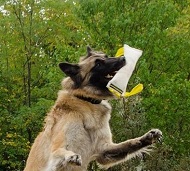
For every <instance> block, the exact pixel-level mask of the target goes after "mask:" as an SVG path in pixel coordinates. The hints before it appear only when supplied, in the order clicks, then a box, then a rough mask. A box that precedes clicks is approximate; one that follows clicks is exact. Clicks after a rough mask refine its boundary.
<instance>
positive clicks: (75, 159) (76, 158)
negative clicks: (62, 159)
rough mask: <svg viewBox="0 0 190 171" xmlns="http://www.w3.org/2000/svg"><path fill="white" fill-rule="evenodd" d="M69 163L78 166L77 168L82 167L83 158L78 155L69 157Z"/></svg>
mask: <svg viewBox="0 0 190 171" xmlns="http://www.w3.org/2000/svg"><path fill="white" fill-rule="evenodd" d="M67 162H68V163H71V164H76V165H77V166H81V165H82V159H81V156H80V155H78V154H74V155H72V156H69V157H68V158H67Z"/></svg>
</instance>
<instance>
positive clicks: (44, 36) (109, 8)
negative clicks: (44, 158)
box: [0, 0, 190, 171]
mask: <svg viewBox="0 0 190 171" xmlns="http://www.w3.org/2000/svg"><path fill="white" fill-rule="evenodd" d="M124 43H126V44H128V45H130V46H132V47H135V48H139V49H141V50H143V56H142V57H141V58H140V59H139V61H138V63H137V66H136V69H135V71H134V73H133V76H132V78H131V79H130V82H129V85H128V90H131V88H132V87H134V86H135V85H136V84H138V83H142V84H143V85H144V90H143V92H142V93H141V94H138V95H135V96H132V97H129V98H127V99H120V100H113V101H111V103H112V105H113V113H112V118H111V128H112V132H113V139H114V141H115V142H121V141H123V140H126V139H129V138H134V137H137V136H141V135H142V134H144V133H145V132H146V131H148V130H149V129H151V128H159V129H160V130H162V132H163V134H164V140H163V143H162V144H158V145H156V148H155V150H154V152H153V153H151V155H145V156H144V157H143V158H141V159H139V158H137V159H133V160H131V161H128V162H125V163H123V164H120V165H118V166H116V167H113V168H111V169H109V171H189V170H190V166H189V163H190V0H159V1H158V0H104V1H102V0H6V1H5V0H0V171H21V170H23V168H24V166H25V162H26V159H27V155H28V153H29V150H30V147H31V145H32V143H33V141H34V139H35V137H36V136H37V134H38V132H39V131H41V130H42V127H43V119H44V117H45V115H46V113H47V112H48V111H49V109H50V107H51V106H52V105H53V104H54V101H55V99H56V96H57V92H58V90H59V89H61V84H60V83H61V80H62V79H63V77H64V75H63V73H62V72H61V71H60V69H59V68H58V64H59V63H60V62H63V61H68V62H71V63H75V62H77V61H78V59H79V57H80V56H83V55H85V54H86V46H87V45H90V46H91V47H92V48H93V49H94V50H98V51H103V52H105V53H107V54H108V55H109V56H114V55H115V53H116V51H117V50H118V49H119V48H120V47H122V46H123V44H124ZM88 170H89V171H101V169H100V168H99V167H98V166H97V165H96V163H95V162H92V163H91V164H90V165H89V169H88Z"/></svg>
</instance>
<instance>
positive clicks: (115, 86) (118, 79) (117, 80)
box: [107, 44, 143, 98]
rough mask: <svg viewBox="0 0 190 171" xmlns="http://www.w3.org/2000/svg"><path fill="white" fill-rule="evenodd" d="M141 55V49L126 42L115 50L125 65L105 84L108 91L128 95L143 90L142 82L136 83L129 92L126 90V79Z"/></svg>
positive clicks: (120, 95) (127, 79)
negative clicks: (124, 61)
mask: <svg viewBox="0 0 190 171" xmlns="http://www.w3.org/2000/svg"><path fill="white" fill-rule="evenodd" d="M141 55H142V50H139V49H135V48H132V47H130V46H128V45H126V44H124V47H122V48H120V49H119V50H118V51H117V53H116V57H120V56H124V57H125V60H126V65H125V66H123V67H122V68H121V69H120V70H119V71H118V72H117V73H116V74H115V76H114V77H113V78H112V79H111V80H110V81H109V82H108V84H107V88H108V89H109V91H110V92H112V93H113V94H114V95H115V96H116V97H119V98H121V97H129V96H132V95H135V94H137V93H140V92H141V91H142V90H143V84H138V85H136V86H135V87H134V88H133V89H132V90H131V91H130V92H126V89H127V84H128V81H129V79H130V77H131V75H132V73H133V71H134V69H135V66H136V63H137V61H138V59H139V58H140V57H141Z"/></svg>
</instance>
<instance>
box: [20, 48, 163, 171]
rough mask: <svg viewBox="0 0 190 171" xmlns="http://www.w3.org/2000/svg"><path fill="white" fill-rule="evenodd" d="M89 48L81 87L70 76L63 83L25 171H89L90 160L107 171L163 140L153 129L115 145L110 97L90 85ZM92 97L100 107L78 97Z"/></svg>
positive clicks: (82, 66)
mask: <svg viewBox="0 0 190 171" xmlns="http://www.w3.org/2000/svg"><path fill="white" fill-rule="evenodd" d="M104 55H105V54H103V53H95V52H93V51H91V50H90V49H89V48H88V55H87V57H86V58H83V59H82V60H81V61H80V63H79V66H80V74H81V76H82V78H83V81H82V84H81V85H82V86H80V87H79V88H73V87H74V82H73V80H72V79H71V78H70V77H67V78H65V79H64V80H63V82H62V85H63V90H61V91H59V93H58V98H57V100H56V102H55V105H54V106H53V107H52V109H51V111H50V112H49V113H48V114H47V116H46V118H45V126H44V129H43V131H42V132H41V133H40V134H39V135H38V136H37V138H36V140H35V142H34V144H33V146H32V149H31V151H30V154H29V156H28V160H27V164H26V167H25V169H24V171H86V170H87V166H88V164H89V162H90V161H92V160H96V161H97V162H98V163H99V164H100V165H102V166H103V167H104V168H108V167H110V166H113V165H115V164H118V163H120V162H122V161H125V160H127V159H129V158H130V157H134V156H138V155H142V154H143V153H146V152H147V151H148V147H149V146H150V145H151V144H152V143H153V142H154V141H155V140H156V139H157V138H160V137H161V131H159V130H158V129H153V130H151V131H149V132H148V133H146V134H145V135H143V136H141V137H138V138H135V139H130V140H127V141H125V142H122V143H119V144H115V143H113V142H112V134H111V131H110V126H109V119H110V113H111V106H110V104H109V103H108V102H107V100H103V99H109V98H110V97H111V95H110V94H109V95H108V94H106V93H105V94H104V93H102V92H101V91H100V90H98V89H96V88H93V87H91V86H89V85H88V84H87V83H88V81H89V78H90V77H91V75H90V72H91V69H92V68H93V67H94V64H95V60H96V59H97V58H101V59H102V58H104ZM78 96H83V97H90V98H93V99H100V100H102V101H101V103H99V104H93V103H91V102H89V101H86V100H83V99H80V98H78Z"/></svg>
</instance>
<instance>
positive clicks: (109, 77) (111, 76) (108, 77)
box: [105, 71, 117, 80]
mask: <svg viewBox="0 0 190 171" xmlns="http://www.w3.org/2000/svg"><path fill="white" fill-rule="evenodd" d="M116 73H117V71H114V72H112V73H109V74H107V75H106V76H105V78H107V79H109V80H111V79H112V78H113V77H114V76H115V74H116Z"/></svg>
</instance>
